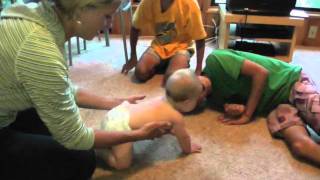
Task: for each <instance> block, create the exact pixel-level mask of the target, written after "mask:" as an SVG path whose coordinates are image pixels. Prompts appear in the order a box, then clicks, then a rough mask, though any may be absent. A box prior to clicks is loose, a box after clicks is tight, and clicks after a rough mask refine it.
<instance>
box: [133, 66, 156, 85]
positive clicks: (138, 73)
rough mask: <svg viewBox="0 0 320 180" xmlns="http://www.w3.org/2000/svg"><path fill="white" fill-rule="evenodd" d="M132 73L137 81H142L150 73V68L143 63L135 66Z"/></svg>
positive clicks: (147, 77) (145, 79)
mask: <svg viewBox="0 0 320 180" xmlns="http://www.w3.org/2000/svg"><path fill="white" fill-rule="evenodd" d="M134 75H135V77H136V78H137V79H138V80H139V81H142V82H144V81H147V80H148V79H149V78H150V76H151V75H152V69H149V68H147V67H146V66H144V65H140V66H136V69H135V71H134Z"/></svg>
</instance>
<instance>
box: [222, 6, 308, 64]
mask: <svg viewBox="0 0 320 180" xmlns="http://www.w3.org/2000/svg"><path fill="white" fill-rule="evenodd" d="M240 23H242V24H243V23H246V24H263V25H278V26H291V27H293V33H292V36H291V38H288V39H282V38H281V39H280V38H246V39H249V40H252V41H254V42H271V43H276V44H279V45H280V44H281V45H285V46H287V48H288V51H287V54H286V55H281V56H276V57H275V58H278V59H281V60H283V61H286V62H290V61H291V60H292V55H293V51H294V48H295V45H296V39H297V31H296V28H297V27H302V26H303V24H304V19H303V18H297V17H282V16H257V15H242V14H232V13H230V12H227V11H226V10H225V8H224V7H223V6H221V7H220V26H219V48H221V49H224V48H228V44H229V42H230V41H231V40H235V39H239V38H240V37H236V36H233V35H231V34H230V25H231V24H240Z"/></svg>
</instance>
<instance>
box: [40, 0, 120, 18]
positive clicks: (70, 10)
mask: <svg viewBox="0 0 320 180" xmlns="http://www.w3.org/2000/svg"><path fill="white" fill-rule="evenodd" d="M43 1H50V2H53V3H54V4H55V6H56V7H57V8H58V9H59V10H60V11H61V12H62V13H63V14H64V15H66V16H68V17H69V18H72V17H74V15H75V14H76V13H77V11H79V10H82V9H86V8H99V7H102V6H105V5H108V4H111V3H112V2H113V1H121V0H43Z"/></svg>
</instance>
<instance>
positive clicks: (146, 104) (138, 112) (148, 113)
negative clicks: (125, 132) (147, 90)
mask: <svg viewBox="0 0 320 180" xmlns="http://www.w3.org/2000/svg"><path fill="white" fill-rule="evenodd" d="M127 107H128V110H129V112H130V121H129V126H130V127H131V128H132V129H137V128H140V127H142V126H143V125H144V124H146V123H149V122H154V121H173V120H175V119H176V118H180V117H181V114H180V113H179V112H178V111H176V110H175V109H174V108H173V107H172V106H171V105H170V104H169V103H168V102H167V101H166V100H165V99H164V98H163V97H156V98H153V99H150V100H146V101H143V102H140V103H138V104H128V105H127Z"/></svg>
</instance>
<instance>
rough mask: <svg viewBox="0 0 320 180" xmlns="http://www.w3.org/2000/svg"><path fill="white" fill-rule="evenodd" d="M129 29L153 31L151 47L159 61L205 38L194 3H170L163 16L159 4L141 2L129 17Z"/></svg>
mask: <svg viewBox="0 0 320 180" xmlns="http://www.w3.org/2000/svg"><path fill="white" fill-rule="evenodd" d="M133 26H134V27H135V28H137V29H140V30H144V29H151V30H152V31H153V33H154V34H155V39H154V40H153V41H152V43H151V47H152V48H153V49H154V50H155V51H156V52H157V53H158V54H159V56H160V57H161V58H162V59H167V58H169V57H171V56H173V55H174V54H175V52H177V51H179V50H184V49H190V50H193V48H192V42H193V40H200V39H204V38H205V37H206V36H207V34H206V32H205V30H204V27H203V23H202V18H201V12H200V8H199V6H198V4H197V2H196V1H195V0H174V1H173V2H172V4H171V5H170V7H169V8H168V9H167V10H166V11H165V12H161V0H142V1H141V2H140V4H139V7H138V8H137V10H136V12H135V14H134V16H133Z"/></svg>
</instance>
